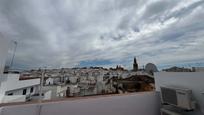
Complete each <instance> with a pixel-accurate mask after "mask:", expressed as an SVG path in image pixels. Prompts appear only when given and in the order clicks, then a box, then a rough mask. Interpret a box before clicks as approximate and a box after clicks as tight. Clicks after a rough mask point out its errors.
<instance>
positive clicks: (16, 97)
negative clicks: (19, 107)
mask: <svg viewBox="0 0 204 115" xmlns="http://www.w3.org/2000/svg"><path fill="white" fill-rule="evenodd" d="M25 101H26V95H12V96H4V98H3V101H2V103H14V102H25Z"/></svg>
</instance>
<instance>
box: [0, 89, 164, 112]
mask: <svg viewBox="0 0 204 115" xmlns="http://www.w3.org/2000/svg"><path fill="white" fill-rule="evenodd" d="M159 103H160V101H159V98H158V94H156V93H154V92H147V93H138V94H130V95H123V96H110V97H98V98H92V97H90V98H89V99H80V100H74V101H59V102H52V103H44V104H42V107H41V112H40V113H41V114H40V115H160V111H159V108H160V106H159ZM0 109H2V110H1V114H0V115H39V105H36V104H33V105H18V106H8V107H2V108H0Z"/></svg>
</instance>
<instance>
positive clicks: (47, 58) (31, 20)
mask: <svg viewBox="0 0 204 115" xmlns="http://www.w3.org/2000/svg"><path fill="white" fill-rule="evenodd" d="M0 33H1V34H2V35H3V36H4V37H6V38H11V39H13V40H15V41H17V42H18V47H17V51H16V56H15V60H14V68H37V67H44V66H47V67H51V68H60V67H76V66H104V67H111V66H115V65H117V64H119V65H122V66H124V67H126V68H129V69H131V68H132V62H133V57H134V56H136V57H137V60H138V62H139V65H140V66H142V65H144V64H146V63H148V62H152V63H155V64H156V65H157V66H159V67H160V68H162V67H166V66H171V65H181V66H202V65H204V53H203V52H204V1H203V0H0ZM13 47H14V45H13V44H12V43H11V48H10V55H9V56H8V62H9V61H10V60H9V59H10V58H11V57H12V56H11V53H12V48H13Z"/></svg>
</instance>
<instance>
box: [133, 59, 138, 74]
mask: <svg viewBox="0 0 204 115" xmlns="http://www.w3.org/2000/svg"><path fill="white" fill-rule="evenodd" d="M133 71H138V64H137V59H136V57H134V62H133Z"/></svg>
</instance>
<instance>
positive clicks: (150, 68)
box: [145, 63, 158, 74]
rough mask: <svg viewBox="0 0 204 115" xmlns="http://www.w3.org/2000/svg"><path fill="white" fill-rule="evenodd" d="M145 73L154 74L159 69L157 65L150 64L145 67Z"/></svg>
mask: <svg viewBox="0 0 204 115" xmlns="http://www.w3.org/2000/svg"><path fill="white" fill-rule="evenodd" d="M145 71H146V72H147V73H151V74H152V73H153V72H158V69H157V67H156V65H155V64H153V63H148V64H146V66H145Z"/></svg>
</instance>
